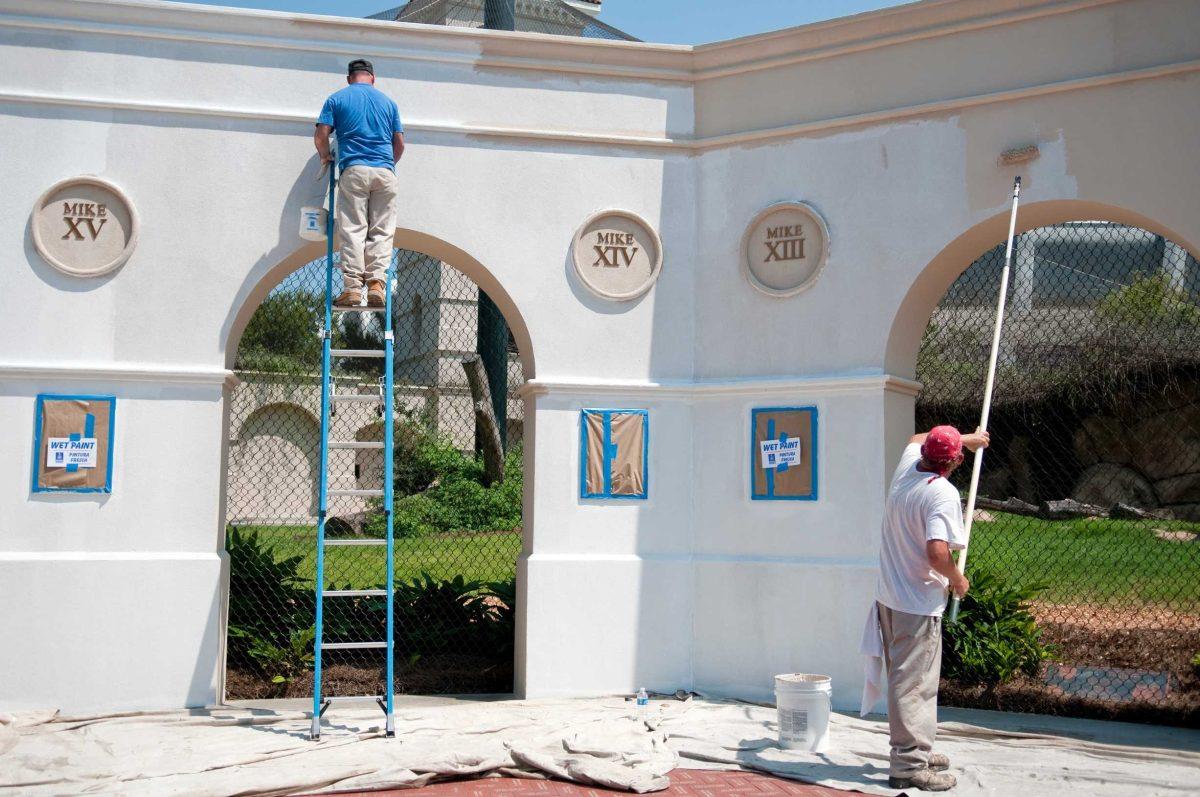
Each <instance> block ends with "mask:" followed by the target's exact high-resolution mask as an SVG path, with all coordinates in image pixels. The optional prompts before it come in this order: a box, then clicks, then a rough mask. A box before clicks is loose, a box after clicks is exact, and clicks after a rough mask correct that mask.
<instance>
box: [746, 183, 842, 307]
mask: <svg viewBox="0 0 1200 797" xmlns="http://www.w3.org/2000/svg"><path fill="white" fill-rule="evenodd" d="M828 254H829V230H828V228H827V227H826V226H825V220H824V219H822V218H821V216H820V214H819V213H817V211H815V210H814V209H813V208H812V207H810V206H809V205H807V204H805V203H804V202H780V203H779V204H776V205H771V206H770V207H768V208H766V209H765V210H764V211H762V212H761V213H759V214H758V215H757V216H755V217H754V220H753V221H751V222H750V226H749V227H747V228H746V234H745V235H744V236H742V271H743V273H745V275H746V279H748V280H750V284H751V285H753V286H754V287H755V288H758V289H759V290H760V291H762V292H763V293H765V294H767V295H768V296H793V295H795V294H797V293H799V292H800V291H802V290H804V289H805V288H807V287H809V286H810V285H812V284H813V283H814V282H816V280H817V276H818V275H819V274H820V273H821V268H822V266H824V265H825V258H826V256H827V255H828Z"/></svg>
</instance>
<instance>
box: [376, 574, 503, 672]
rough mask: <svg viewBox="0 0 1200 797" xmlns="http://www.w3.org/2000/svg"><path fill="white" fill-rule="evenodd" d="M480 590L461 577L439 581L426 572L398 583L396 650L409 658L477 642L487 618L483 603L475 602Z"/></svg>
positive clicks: (459, 648) (478, 586)
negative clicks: (413, 655) (408, 655)
mask: <svg viewBox="0 0 1200 797" xmlns="http://www.w3.org/2000/svg"><path fill="white" fill-rule="evenodd" d="M482 589H483V584H481V583H480V582H478V581H466V580H464V579H463V577H462V576H455V577H454V578H453V579H446V580H442V581H438V580H436V579H434V578H433V576H431V575H429V574H428V573H421V575H420V576H418V577H417V578H414V579H412V580H411V581H407V582H401V583H399V584H397V585H396V592H395V634H396V645H397V647H398V648H399V649H400V650H401V651H404V652H405V653H408V654H410V655H411V654H414V653H417V654H421V653H428V652H431V651H438V650H443V649H450V650H463V649H465V648H469V647H470V646H471V643H472V642H476V643H477V642H478V641H479V637H481V636H483V635H485V634H486V631H485V626H486V624H487V623H488V622H489V619H490V618H489V616H488V612H487V606H486V604H485V603H484V602H482V601H480V600H478V596H479V593H480V592H481V590H482ZM473 637H474V639H472V638H473Z"/></svg>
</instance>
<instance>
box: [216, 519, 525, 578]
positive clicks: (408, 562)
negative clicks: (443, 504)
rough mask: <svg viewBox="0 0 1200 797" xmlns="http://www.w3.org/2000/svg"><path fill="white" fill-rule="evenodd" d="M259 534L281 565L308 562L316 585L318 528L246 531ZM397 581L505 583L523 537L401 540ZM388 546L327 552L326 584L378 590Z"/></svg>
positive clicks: (304, 571) (302, 568)
mask: <svg viewBox="0 0 1200 797" xmlns="http://www.w3.org/2000/svg"><path fill="white" fill-rule="evenodd" d="M239 529H240V530H241V531H242V532H243V533H247V534H251V533H252V534H255V535H257V536H258V538H259V539H260V540H261V541H263V542H264V543H267V544H269V545H270V546H271V547H272V550H273V551H274V555H275V559H276V561H279V560H281V559H286V558H289V557H293V556H301V557H303V560H302V561H301V562H300V564H299V567H298V568H297V569H298V571H299V572H300V575H301V576H302V577H304V578H305V579H307V581H308V582H309V583H310V584H311V583H312V582H313V581H314V580H315V577H316V569H317V553H316V551H317V531H316V528H315V527H313V526H240V527H239ZM394 551H395V569H396V580H397V581H408V580H410V579H412V578H415V577H417V576H418V575H420V574H421V573H422V572H427V573H429V574H430V575H431V576H433V577H434V578H437V579H445V578H453V577H454V576H458V575H461V576H462V577H463V578H464V579H465V580H467V581H484V582H487V581H504V580H506V579H510V578H512V577H513V576H514V575H515V573H516V563H517V556H518V555H519V554H520V552H521V533H520V532H519V531H514V532H506V533H483V534H458V535H438V536H431V537H419V538H414V539H398V540H396V543H395V548H394ZM385 561H386V557H385V554H384V549H383V547H381V546H380V547H376V546H364V547H358V546H347V547H332V548H326V551H325V577H326V584H327V586H328V585H329V584H337V585H338V586H343V585H346V584H349V585H350V587H351V588H354V589H365V588H369V587H373V586H378V585H380V584H382V583H383V580H384V567H385Z"/></svg>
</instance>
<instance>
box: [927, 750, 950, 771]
mask: <svg viewBox="0 0 1200 797" xmlns="http://www.w3.org/2000/svg"><path fill="white" fill-rule="evenodd" d="M925 765H926V766H927V767H929V768H930V769H932V770H933V771H934V772H945V771H946V770H947V769H949V768H950V756H948V755H946V754H944V753H930V754H929V761H927V762H926V764H925Z"/></svg>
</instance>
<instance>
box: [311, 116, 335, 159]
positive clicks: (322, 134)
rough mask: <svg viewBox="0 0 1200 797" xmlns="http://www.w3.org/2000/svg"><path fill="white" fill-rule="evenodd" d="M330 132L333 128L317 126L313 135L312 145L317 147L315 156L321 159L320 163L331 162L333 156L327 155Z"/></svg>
mask: <svg viewBox="0 0 1200 797" xmlns="http://www.w3.org/2000/svg"><path fill="white" fill-rule="evenodd" d="M332 132H333V128H332V127H330V126H329V125H323V124H318V125H317V129H316V131H315V132H314V133H313V144H315V145H316V147H317V155H318V156H319V157H320V158H321V163H331V162H332V161H333V156H332V155H330V154H329V134H330V133H332Z"/></svg>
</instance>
